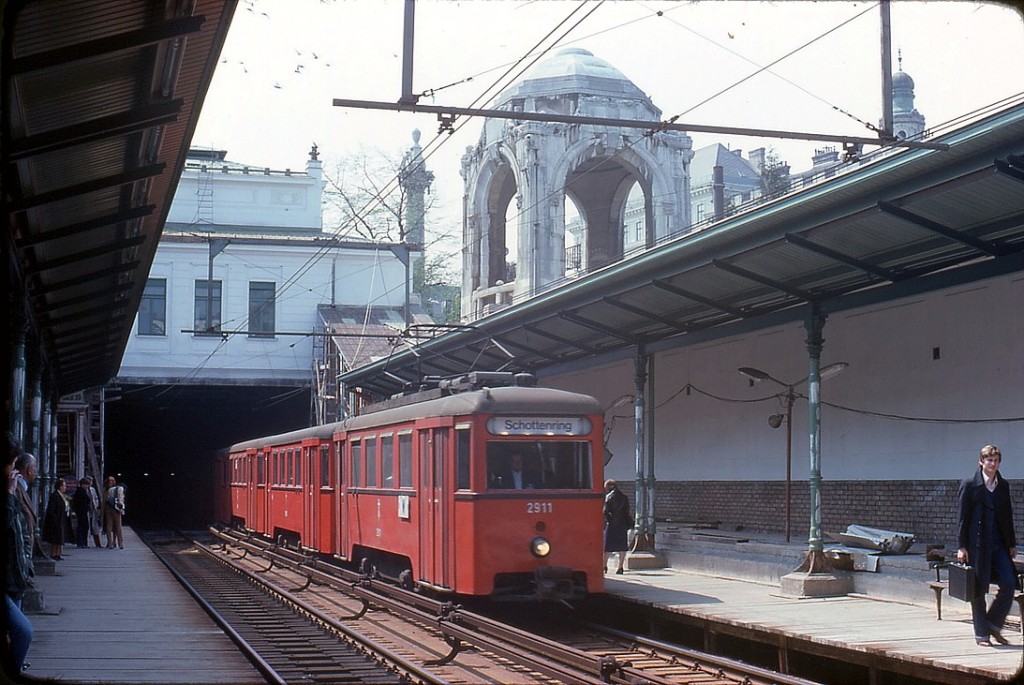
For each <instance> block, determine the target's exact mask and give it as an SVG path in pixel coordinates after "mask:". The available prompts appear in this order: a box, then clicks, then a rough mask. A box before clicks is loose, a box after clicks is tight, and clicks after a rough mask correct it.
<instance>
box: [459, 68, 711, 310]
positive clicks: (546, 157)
mask: <svg viewBox="0 0 1024 685" xmlns="http://www.w3.org/2000/svg"><path fill="white" fill-rule="evenodd" d="M493 106H494V107H495V108H496V109H502V110H506V111H510V112H516V111H523V112H551V113H557V114H566V115H578V116H579V117H581V121H580V123H572V124H565V123H557V122H545V121H534V120H516V119H504V118H503V119H487V120H485V121H484V125H483V127H482V131H481V135H480V141H479V142H478V143H477V145H476V146H474V147H471V148H468V149H467V153H466V155H464V156H463V159H462V175H463V178H464V179H465V183H466V196H465V201H466V207H465V214H464V221H465V223H464V226H465V233H464V235H465V238H466V240H467V245H466V248H465V250H464V255H465V261H464V270H463V274H464V276H463V312H464V313H465V314H466V315H467V316H471V317H472V316H478V315H481V314H486V313H488V312H489V311H493V310H492V309H488V305H489V304H494V305H496V306H497V305H504V304H505V303H507V302H508V301H509V300H508V299H507V297H508V296H511V295H515V296H523V297H526V296H530V295H533V294H536V293H539V292H542V291H544V290H546V289H547V288H549V287H552V286H553V285H554V284H556V283H558V282H560V281H561V280H562V279H564V278H565V277H566V275H567V273H566V226H565V207H566V202H567V201H569V200H571V201H573V202H574V203H575V204H576V206H577V207H578V208H579V210H580V213H581V215H582V216H583V217H584V220H585V221H586V224H587V226H586V235H585V238H584V242H586V254H587V256H586V260H585V261H586V268H585V269H583V270H574V272H573V273H572V274H571V275H572V276H575V275H580V274H582V273H585V272H586V271H590V270H593V269H594V268H599V267H601V266H604V265H605V264H609V263H611V262H613V261H615V260H617V259H619V258H621V256H622V254H623V251H624V239H625V236H624V233H623V228H624V216H625V212H626V208H627V206H628V198H629V193H630V189H631V188H632V187H633V185H634V183H639V186H640V188H641V189H642V191H643V195H644V206H643V209H642V210H641V211H642V215H643V220H644V226H645V227H646V235H645V236H644V239H643V240H642V241H641V243H642V244H643V245H652V244H654V242H655V241H656V240H657V239H658V238H661V237H663V236H667V235H669V234H672V233H676V232H679V231H681V230H682V229H683V228H685V227H686V225H687V223H688V219H689V197H688V194H689V179H688V163H689V160H690V159H691V158H692V156H693V152H692V141H691V140H690V138H689V136H687V135H685V134H683V133H680V132H675V131H660V132H658V133H655V134H653V135H646V136H645V135H644V134H643V133H642V132H641V131H639V130H637V129H634V128H631V127H630V128H617V127H608V126H597V125H593V124H590V123H583V120H582V118H584V117H588V116H592V117H602V118H611V119H614V118H619V119H630V120H643V121H647V120H649V121H651V125H652V126H655V125H656V122H658V121H660V117H661V110H659V109H658V108H657V107H655V106H654V103H653V102H652V101H651V99H650V98H649V97H648V96H647V95H646V94H645V93H643V91H641V90H640V89H639V88H637V87H636V85H635V84H633V83H632V82H631V81H629V79H627V78H626V77H625V76H624V75H623V74H622V73H621V72H620V71H619V70H617V69H615V68H614V67H613V66H612V65H610V64H608V63H607V62H605V61H604V60H601V59H600V58H597V57H595V56H594V55H593V54H592V53H590V52H589V51H587V50H585V49H582V48H566V49H563V50H561V51H559V52H558V53H556V54H555V55H554V56H553V57H551V58H549V59H548V60H545V61H544V62H541V63H539V64H537V65H535V67H534V68H532V69H531V70H530V72H529V73H527V74H526V76H525V77H524V78H523V79H522V81H519V82H517V83H516V84H513V85H512V86H510V87H509V88H508V89H506V90H505V91H504V92H503V93H501V94H500V95H499V96H498V97H497V98H496V100H495V102H494V105H493ZM513 181H514V185H513ZM513 196H514V197H515V198H516V200H517V203H518V204H517V206H516V208H517V210H518V211H517V216H516V220H515V226H514V228H513V226H512V225H511V224H510V222H506V220H505V216H506V214H505V211H504V210H505V208H506V207H508V206H509V203H510V202H511V199H512V197H513ZM567 198H568V199H567ZM630 211H631V212H636V213H637V214H638V215H639V212H637V211H636V210H630ZM631 221H633V219H632V218H631ZM634 225H636V224H634ZM513 230H514V231H515V232H514V235H515V237H516V246H517V254H516V257H515V262H516V267H517V268H516V273H515V280H514V282H513V283H512V284H511V287H508V286H509V284H508V283H507V282H504V283H499V281H505V280H506V279H507V278H508V277H509V276H510V275H511V274H509V273H508V272H507V270H505V269H504V259H505V254H504V252H505V247H506V246H507V245H509V243H510V240H509V238H510V236H511V235H513V234H512V233H510V231H513ZM634 238H635V236H634ZM634 246H635V242H634ZM503 277H504V278H503ZM502 298H504V299H502ZM481 302H484V303H485V304H484V305H483V306H478V305H479V303H481Z"/></svg>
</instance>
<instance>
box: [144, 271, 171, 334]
mask: <svg viewBox="0 0 1024 685" xmlns="http://www.w3.org/2000/svg"><path fill="white" fill-rule="evenodd" d="M166 323H167V279H166V278H150V279H148V280H147V281H146V288H145V289H144V290H143V291H142V301H141V302H139V335H167V326H166Z"/></svg>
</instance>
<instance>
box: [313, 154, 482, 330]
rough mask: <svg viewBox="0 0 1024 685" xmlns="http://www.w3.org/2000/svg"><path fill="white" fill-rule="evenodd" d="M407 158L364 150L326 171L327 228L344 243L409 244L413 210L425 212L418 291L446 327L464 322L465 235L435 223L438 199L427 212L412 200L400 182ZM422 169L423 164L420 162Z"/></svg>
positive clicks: (415, 281)
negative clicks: (461, 312)
mask: <svg viewBox="0 0 1024 685" xmlns="http://www.w3.org/2000/svg"><path fill="white" fill-rule="evenodd" d="M407 163H408V159H407V158H406V157H404V156H403V154H402V153H400V152H398V153H390V154H389V153H387V152H384V151H383V150H380V149H378V148H373V149H363V150H361V151H360V152H359V153H358V154H355V155H351V156H349V157H345V158H343V159H341V160H340V161H339V162H338V164H336V165H335V168H334V171H333V173H328V172H325V174H324V180H325V183H326V190H325V193H324V198H325V199H324V225H325V228H327V230H329V231H331V232H334V233H335V234H336V235H338V236H339V237H341V238H352V239H363V240H371V241H374V242H378V241H383V242H393V243H399V242H408V241H409V239H410V235H409V233H410V230H411V227H410V226H407V225H406V222H407V221H408V218H407V217H408V211H409V210H410V209H412V210H414V211H416V212H419V211H422V212H423V226H424V231H423V232H424V235H423V244H422V245H420V244H416V245H412V244H410V247H411V248H413V249H414V251H415V248H419V250H421V252H420V255H421V258H419V259H414V260H413V262H412V269H411V272H412V273H411V276H412V291H413V292H416V293H420V294H421V296H422V300H423V304H424V307H426V308H427V309H428V311H429V312H430V313H431V314H432V315H433V316H435V318H443V319H444V321H446V322H451V321H455V320H457V319H458V317H459V292H460V288H461V285H460V284H461V276H460V274H459V269H460V265H459V264H458V260H459V259H461V254H462V251H461V234H456V233H455V232H452V231H451V230H444V229H442V228H440V227H439V225H438V223H437V222H436V221H434V220H432V217H431V212H430V210H431V208H432V207H433V205H434V202H435V199H436V195H434V194H427V196H426V198H425V199H424V203H423V207H422V210H420V208H419V206H418V203H417V202H415V201H413V198H410V197H409V196H408V195H407V192H406V188H405V187H404V186H403V184H402V183H400V182H399V179H400V178H401V177H402V174H403V173H404V172H407V171H408V169H407V168H406V166H405V165H406V164H407ZM420 163H421V164H422V162H420Z"/></svg>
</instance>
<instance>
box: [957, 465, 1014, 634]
mask: <svg viewBox="0 0 1024 685" xmlns="http://www.w3.org/2000/svg"><path fill="white" fill-rule="evenodd" d="M1002 459H1003V455H1002V453H1001V452H1000V451H999V448H998V447H996V446H995V445H985V446H984V447H982V448H981V454H980V456H979V457H978V470H977V471H975V473H974V476H973V477H971V478H968V479H967V480H965V481H963V482H962V483H961V484H960V492H959V496H958V501H959V507H958V517H957V523H958V525H957V536H958V538H959V542H958V544H959V550H957V553H956V558H957V560H958V561H960V562H961V563H965V564H970V565H971V566H972V567H973V568H974V574H975V583H974V586H975V588H977V592H978V594H977V596H975V597H974V599H972V600H971V614H972V618H973V624H974V639H975V641H976V642H977V643H978V645H979V646H982V647H991V646H992V642H991V641H990V638H991V640H995V641H996V642H998V643H999V644H1001V645H1005V644H1009V641H1008V640H1007V639H1006V638H1005V637H1003V634H1002V629H1003V623H1004V621H1005V620H1006V615H1007V613H1009V611H1010V605H1012V604H1013V593H1014V589H1015V587H1016V573H1015V570H1014V565H1013V559H1014V558H1015V557H1016V556H1017V535H1016V532H1015V531H1014V527H1013V508H1012V506H1011V504H1010V485H1009V483H1007V482H1006V479H1005V478H1003V475H1002V474H1001V473H1000V472H999V465H1000V464H1001V463H1002ZM993 582H995V583H996V584H998V586H999V591H998V593H997V594H996V598H995V600H994V601H993V602H992V606H991V607H989V608H988V610H987V611H986V606H985V605H986V601H985V593H986V592H987V591H988V587H989V584H990V583H993Z"/></svg>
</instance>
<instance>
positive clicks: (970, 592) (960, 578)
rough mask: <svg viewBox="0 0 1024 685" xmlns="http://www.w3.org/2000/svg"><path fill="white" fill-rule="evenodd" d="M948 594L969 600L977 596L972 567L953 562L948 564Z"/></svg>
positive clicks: (965, 600)
mask: <svg viewBox="0 0 1024 685" xmlns="http://www.w3.org/2000/svg"><path fill="white" fill-rule="evenodd" d="M949 596H950V597H955V598H956V599H959V600H963V601H964V602H970V601H971V600H972V599H974V598H975V597H976V596H977V590H976V589H975V575H974V567H973V566H967V565H965V564H958V563H953V564H950V565H949Z"/></svg>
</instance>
